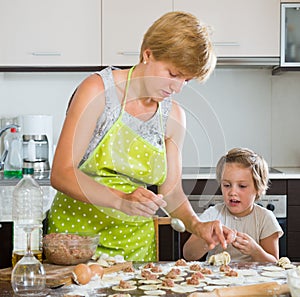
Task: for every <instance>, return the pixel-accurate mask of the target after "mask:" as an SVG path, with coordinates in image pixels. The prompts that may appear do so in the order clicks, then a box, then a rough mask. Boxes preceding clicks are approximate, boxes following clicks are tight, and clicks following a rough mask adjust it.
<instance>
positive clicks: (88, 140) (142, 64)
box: [48, 12, 233, 261]
mask: <svg viewBox="0 0 300 297" xmlns="http://www.w3.org/2000/svg"><path fill="white" fill-rule="evenodd" d="M215 61H216V59H215V55H214V53H213V49H212V45H211V42H210V39H209V36H208V31H207V28H206V27H205V26H203V25H200V24H199V23H198V20H197V19H196V18H195V17H194V16H193V15H191V14H188V13H183V12H170V13H167V14H165V15H164V16H162V17H161V18H160V19H158V20H157V21H156V22H155V23H154V24H153V25H152V26H151V27H150V28H149V29H148V31H147V32H146V34H145V36H144V40H143V43H142V46H141V52H140V61H139V63H138V64H137V65H136V66H135V67H132V68H131V69H124V70H119V69H112V68H111V67H108V68H106V69H104V70H102V71H101V72H99V73H96V74H92V75H91V76H89V77H88V78H86V79H85V80H84V81H83V82H82V83H81V85H80V86H79V87H78V89H77V90H76V92H75V94H74V96H73V99H72V102H71V104H70V106H69V109H68V113H67V116H66V119H65V123H64V126H63V129H62V133H61V136H60V139H59V142H58V145H57V149H56V153H55V157H54V162H53V167H52V175H51V183H52V186H53V187H54V188H56V189H57V190H58V191H59V192H58V193H57V195H56V197H55V199H54V201H53V205H52V207H51V210H50V212H49V229H48V232H66V231H68V232H74V231H82V230H85V231H92V232H97V233H100V235H101V236H100V246H99V247H98V251H99V252H106V253H108V254H110V255H116V254H122V255H123V256H124V257H125V259H126V260H139V261H153V260H155V236H154V226H153V220H152V219H151V217H152V216H153V215H154V214H155V213H156V211H157V210H158V208H159V207H166V209H167V210H168V211H169V212H170V213H171V215H172V216H173V217H178V218H180V219H181V220H182V221H183V222H184V224H185V226H186V228H187V230H189V231H190V232H192V233H195V234H197V235H198V236H200V237H202V238H204V239H205V240H206V241H207V242H208V244H209V245H210V247H211V248H212V247H214V246H215V245H216V244H218V243H219V242H221V244H222V245H223V246H224V247H225V246H226V244H227V243H228V242H230V241H231V235H232V234H233V232H232V231H231V230H229V229H227V228H225V227H222V226H221V224H220V222H218V221H215V222H209V223H201V222H200V221H199V219H198V218H197V216H196V215H195V213H194V212H193V210H192V208H191V206H190V204H189V201H188V199H187V197H186V196H185V194H184V193H183V190H182V187H181V148H182V144H183V140H184V134H185V115H184V112H183V110H182V109H181V108H180V107H179V106H178V104H176V103H175V102H174V101H172V99H171V95H172V94H174V93H178V92H180V91H181V89H182V87H183V86H184V85H185V84H186V83H187V81H189V80H190V79H193V78H196V79H199V80H201V81H204V80H205V79H206V78H207V77H208V76H209V74H210V73H211V72H212V71H213V69H214V66H215ZM148 185H158V193H159V194H155V193H153V192H151V191H150V190H148V189H147V188H146V186H148Z"/></svg>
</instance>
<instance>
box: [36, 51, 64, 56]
mask: <svg viewBox="0 0 300 297" xmlns="http://www.w3.org/2000/svg"><path fill="white" fill-rule="evenodd" d="M31 55H32V56H61V53H60V52H32V53H31Z"/></svg>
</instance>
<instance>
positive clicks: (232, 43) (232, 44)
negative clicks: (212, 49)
mask: <svg viewBox="0 0 300 297" xmlns="http://www.w3.org/2000/svg"><path fill="white" fill-rule="evenodd" d="M213 45H215V46H240V44H239V43H238V42H222V41H220V42H218V41H216V42H213Z"/></svg>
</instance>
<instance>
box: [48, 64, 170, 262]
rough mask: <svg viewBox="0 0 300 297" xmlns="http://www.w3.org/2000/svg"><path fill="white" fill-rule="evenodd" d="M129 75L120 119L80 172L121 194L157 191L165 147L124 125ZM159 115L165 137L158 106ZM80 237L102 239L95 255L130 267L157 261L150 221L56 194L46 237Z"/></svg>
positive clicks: (164, 167)
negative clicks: (113, 258) (120, 259)
mask: <svg viewBox="0 0 300 297" xmlns="http://www.w3.org/2000/svg"><path fill="white" fill-rule="evenodd" d="M132 71H133V68H131V69H130V71H129V74H128V80H127V85H126V91H125V96H124V100H123V104H122V109H121V112H120V116H119V118H118V119H117V120H116V122H115V123H114V124H113V125H112V127H111V128H110V130H109V131H108V132H107V133H106V135H105V136H104V137H103V138H102V140H101V141H100V142H99V144H98V145H97V147H96V148H95V150H94V151H93V152H92V153H91V154H90V156H89V157H88V159H87V160H86V161H85V162H84V163H83V164H82V165H81V166H80V170H82V171H83V172H85V173H86V174H87V175H89V176H90V177H92V178H93V179H94V180H95V181H97V182H98V183H101V184H103V185H105V186H107V187H110V188H113V189H117V190H120V191H122V192H124V193H131V192H133V191H134V190H136V189H137V188H138V187H141V186H142V187H146V186H147V185H161V184H162V183H163V182H164V181H165V178H166V153H165V147H164V144H163V145H162V148H157V147H155V146H153V145H152V144H150V143H149V142H148V141H146V140H145V139H144V138H142V137H141V136H140V135H138V134H137V133H136V132H135V131H133V130H132V129H131V128H130V127H129V126H127V125H126V124H125V123H124V122H123V121H122V116H123V114H124V109H125V104H126V99H127V93H128V87H129V83H130V78H131V74H132ZM158 112H159V113H160V119H161V131H162V135H163V125H162V116H161V110H160V105H159V106H158ZM162 139H164V137H162ZM99 199H100V198H99ZM80 231H85V232H92V233H99V234H100V241H99V246H98V248H97V253H98V254H101V253H106V254H109V255H111V256H115V255H123V256H124V258H125V259H126V260H130V261H155V260H157V259H156V251H155V230H154V223H153V219H152V218H145V217H141V216H129V215H127V214H125V213H123V212H121V211H118V210H116V209H112V208H106V207H98V206H95V205H92V204H88V203H84V202H80V201H78V200H75V199H73V198H71V197H68V196H67V195H65V194H63V193H61V192H58V193H57V195H56V197H55V198H54V201H53V204H52V206H51V209H50V212H49V215H48V233H51V232H80Z"/></svg>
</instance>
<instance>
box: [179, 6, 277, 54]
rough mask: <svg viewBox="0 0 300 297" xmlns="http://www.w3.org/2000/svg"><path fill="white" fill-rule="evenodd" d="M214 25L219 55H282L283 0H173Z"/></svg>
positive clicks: (216, 47)
mask: <svg viewBox="0 0 300 297" xmlns="http://www.w3.org/2000/svg"><path fill="white" fill-rule="evenodd" d="M174 10H184V11H189V12H191V13H193V14H194V15H196V16H197V17H198V18H199V19H200V21H202V22H204V23H206V24H208V25H210V26H211V27H212V32H213V34H212V39H213V42H214V45H215V50H216V53H217V56H218V57H250V56H251V57H279V46H280V41H279V38H280V34H279V32H280V0H251V1H249V0H222V1H220V0H174Z"/></svg>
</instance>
